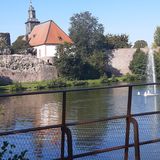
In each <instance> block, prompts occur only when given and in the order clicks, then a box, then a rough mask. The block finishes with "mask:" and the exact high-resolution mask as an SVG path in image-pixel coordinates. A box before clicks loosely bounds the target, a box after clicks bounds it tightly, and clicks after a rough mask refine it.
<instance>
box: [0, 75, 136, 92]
mask: <svg viewBox="0 0 160 160" xmlns="http://www.w3.org/2000/svg"><path fill="white" fill-rule="evenodd" d="M133 77H135V76H132V75H126V76H122V77H115V76H112V77H111V78H107V77H106V76H104V77H101V78H100V79H94V80H73V81H71V80H66V79H63V78H59V79H56V80H50V81H40V82H24V83H19V82H16V83H13V84H11V85H6V86H0V91H1V92H18V91H19V92H21V91H38V90H48V89H55V88H62V87H63V88H64V87H75V86H76V87H77V86H78V87H79V86H83V87H96V86H102V85H103V86H104V85H110V84H113V83H117V82H130V81H131V80H134V79H133Z"/></svg>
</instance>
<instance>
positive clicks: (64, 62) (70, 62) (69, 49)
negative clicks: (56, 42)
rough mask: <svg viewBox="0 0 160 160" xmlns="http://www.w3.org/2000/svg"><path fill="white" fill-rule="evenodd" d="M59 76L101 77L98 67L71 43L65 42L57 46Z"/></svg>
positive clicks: (76, 77)
mask: <svg viewBox="0 0 160 160" xmlns="http://www.w3.org/2000/svg"><path fill="white" fill-rule="evenodd" d="M55 65H56V66H57V69H58V73H59V76H61V77H66V78H68V79H78V80H84V79H96V78H99V77H100V73H99V72H98V69H97V68H95V67H94V66H93V65H91V64H90V63H89V61H88V60H87V59H86V58H85V59H84V58H83V57H82V55H81V54H77V53H76V48H75V47H74V46H71V45H70V44H64V45H60V46H58V47H57V56H56V57H55Z"/></svg>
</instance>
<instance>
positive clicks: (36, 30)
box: [25, 3, 73, 60]
mask: <svg viewBox="0 0 160 160" xmlns="http://www.w3.org/2000/svg"><path fill="white" fill-rule="evenodd" d="M28 14H29V18H28V21H27V22H26V23H25V24H26V34H27V37H28V41H29V44H30V46H31V47H33V48H34V49H35V50H36V51H37V58H40V59H45V60H49V59H50V58H53V57H54V56H55V54H56V47H57V45H60V44H64V43H73V42H72V40H71V39H70V38H69V36H68V35H67V34H66V33H65V32H64V31H63V30H62V29H61V28H60V27H59V26H58V25H57V24H56V23H55V22H53V21H52V20H49V21H46V22H43V23H40V22H39V21H38V20H37V19H36V12H35V10H34V8H33V6H32V3H30V7H29V10H28Z"/></svg>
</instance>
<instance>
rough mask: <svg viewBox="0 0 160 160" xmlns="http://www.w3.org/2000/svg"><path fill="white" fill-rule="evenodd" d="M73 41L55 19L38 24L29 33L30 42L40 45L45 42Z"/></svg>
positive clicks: (33, 44)
mask: <svg viewBox="0 0 160 160" xmlns="http://www.w3.org/2000/svg"><path fill="white" fill-rule="evenodd" d="M64 42H67V43H73V42H72V40H71V39H70V38H69V36H68V35H67V34H66V33H65V32H64V31H63V30H62V29H61V28H60V27H58V26H57V24H55V23H54V22H53V21H51V20H50V21H47V22H44V23H41V24H39V25H36V26H35V27H34V28H33V30H32V32H31V33H30V34H29V44H30V45H31V46H39V45H44V44H63V43H64Z"/></svg>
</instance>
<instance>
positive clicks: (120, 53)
mask: <svg viewBox="0 0 160 160" xmlns="http://www.w3.org/2000/svg"><path fill="white" fill-rule="evenodd" d="M141 50H143V51H144V52H145V53H147V52H148V48H142V49H141ZM135 51H136V48H121V49H116V50H113V51H112V54H113V58H112V60H111V67H110V68H111V70H112V71H111V72H114V74H115V75H124V74H126V73H130V72H131V71H130V69H129V65H130V62H131V61H132V59H133V55H134V53H135Z"/></svg>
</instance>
